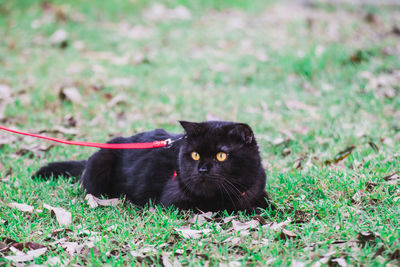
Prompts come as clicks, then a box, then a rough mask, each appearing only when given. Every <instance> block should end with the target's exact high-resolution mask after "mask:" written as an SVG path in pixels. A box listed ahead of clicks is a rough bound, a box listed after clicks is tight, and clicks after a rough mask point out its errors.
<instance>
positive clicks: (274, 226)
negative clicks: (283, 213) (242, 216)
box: [262, 218, 292, 231]
mask: <svg viewBox="0 0 400 267" xmlns="http://www.w3.org/2000/svg"><path fill="white" fill-rule="evenodd" d="M291 222H292V221H291V219H290V218H288V219H287V220H286V221H283V222H280V223H275V222H274V223H271V224H266V225H263V226H262V228H263V229H272V230H274V231H280V230H281V229H283V228H284V227H286V226H288V225H289V224H290V223H291Z"/></svg>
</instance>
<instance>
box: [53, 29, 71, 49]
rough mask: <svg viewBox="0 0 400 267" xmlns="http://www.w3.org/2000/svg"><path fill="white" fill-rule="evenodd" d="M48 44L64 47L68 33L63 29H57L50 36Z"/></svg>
mask: <svg viewBox="0 0 400 267" xmlns="http://www.w3.org/2000/svg"><path fill="white" fill-rule="evenodd" d="M50 42H51V43H52V44H53V45H59V46H61V47H66V46H67V43H68V33H67V31H66V30H64V29H58V30H57V31H55V32H54V33H53V34H52V35H51V36H50Z"/></svg>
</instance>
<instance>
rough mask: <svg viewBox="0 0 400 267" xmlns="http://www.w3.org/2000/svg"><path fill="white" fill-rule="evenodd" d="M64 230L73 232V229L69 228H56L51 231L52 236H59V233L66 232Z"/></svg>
mask: <svg viewBox="0 0 400 267" xmlns="http://www.w3.org/2000/svg"><path fill="white" fill-rule="evenodd" d="M64 232H65V233H71V232H72V230H71V229H68V228H60V229H56V230H54V231H53V232H52V233H51V235H50V236H57V235H58V234H60V233H64Z"/></svg>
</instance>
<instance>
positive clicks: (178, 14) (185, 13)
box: [143, 3, 192, 21]
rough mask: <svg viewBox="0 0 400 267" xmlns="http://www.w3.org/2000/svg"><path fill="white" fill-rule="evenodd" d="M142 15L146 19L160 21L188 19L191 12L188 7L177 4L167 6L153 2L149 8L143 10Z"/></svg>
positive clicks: (190, 16)
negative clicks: (171, 6) (172, 6)
mask: <svg viewBox="0 0 400 267" xmlns="http://www.w3.org/2000/svg"><path fill="white" fill-rule="evenodd" d="M143 16H144V17H145V18H146V19H147V20H151V21H161V20H172V19H174V20H190V19H191V18H192V14H191V13H190V11H189V9H187V8H186V7H184V6H177V7H175V8H171V9H169V8H167V7H166V6H164V5H163V4H160V3H157V4H153V5H152V6H151V7H150V8H148V9H146V10H145V11H144V12H143Z"/></svg>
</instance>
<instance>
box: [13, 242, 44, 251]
mask: <svg viewBox="0 0 400 267" xmlns="http://www.w3.org/2000/svg"><path fill="white" fill-rule="evenodd" d="M11 246H12V247H14V248H16V249H18V250H23V249H28V250H35V249H39V248H45V247H46V246H43V245H42V244H38V243H33V242H25V243H14V244H12V245H11Z"/></svg>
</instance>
